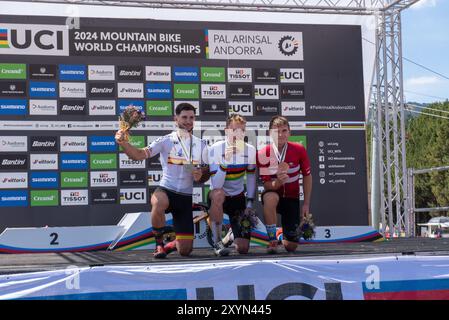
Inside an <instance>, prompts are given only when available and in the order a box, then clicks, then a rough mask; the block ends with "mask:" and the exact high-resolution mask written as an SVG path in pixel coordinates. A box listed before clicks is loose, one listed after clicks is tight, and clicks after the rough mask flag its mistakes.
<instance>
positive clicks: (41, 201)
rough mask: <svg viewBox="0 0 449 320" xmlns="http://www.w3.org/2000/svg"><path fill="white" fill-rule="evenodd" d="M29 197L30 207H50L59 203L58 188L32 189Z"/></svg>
mask: <svg viewBox="0 0 449 320" xmlns="http://www.w3.org/2000/svg"><path fill="white" fill-rule="evenodd" d="M30 198H31V206H32V207H50V206H57V205H59V192H58V190H32V191H31V195H30Z"/></svg>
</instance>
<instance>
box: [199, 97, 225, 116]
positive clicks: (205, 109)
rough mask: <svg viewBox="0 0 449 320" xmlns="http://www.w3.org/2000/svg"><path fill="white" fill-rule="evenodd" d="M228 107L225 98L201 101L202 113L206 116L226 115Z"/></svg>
mask: <svg viewBox="0 0 449 320" xmlns="http://www.w3.org/2000/svg"><path fill="white" fill-rule="evenodd" d="M227 108H228V107H227V103H226V101H223V100H217V101H201V114H202V115H204V116H225V115H226V110H227Z"/></svg>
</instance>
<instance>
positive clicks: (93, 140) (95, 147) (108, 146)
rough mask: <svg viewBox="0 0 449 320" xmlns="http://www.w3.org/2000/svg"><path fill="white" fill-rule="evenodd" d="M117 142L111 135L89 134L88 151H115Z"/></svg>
mask: <svg viewBox="0 0 449 320" xmlns="http://www.w3.org/2000/svg"><path fill="white" fill-rule="evenodd" d="M116 150H117V144H116V142H115V137H113V136H90V137H89V151H90V152H109V151H116Z"/></svg>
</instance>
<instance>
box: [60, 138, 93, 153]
mask: <svg viewBox="0 0 449 320" xmlns="http://www.w3.org/2000/svg"><path fill="white" fill-rule="evenodd" d="M60 140H61V152H71V151H75V152H76V151H78V152H86V151H87V137H86V136H73V137H72V136H61V138H60Z"/></svg>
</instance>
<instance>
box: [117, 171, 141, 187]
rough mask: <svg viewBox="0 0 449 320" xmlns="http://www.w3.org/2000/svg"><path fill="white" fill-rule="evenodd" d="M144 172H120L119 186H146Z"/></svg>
mask: <svg viewBox="0 0 449 320" xmlns="http://www.w3.org/2000/svg"><path fill="white" fill-rule="evenodd" d="M146 178H147V177H146V174H145V171H120V185H122V186H142V187H144V186H145V184H146Z"/></svg>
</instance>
